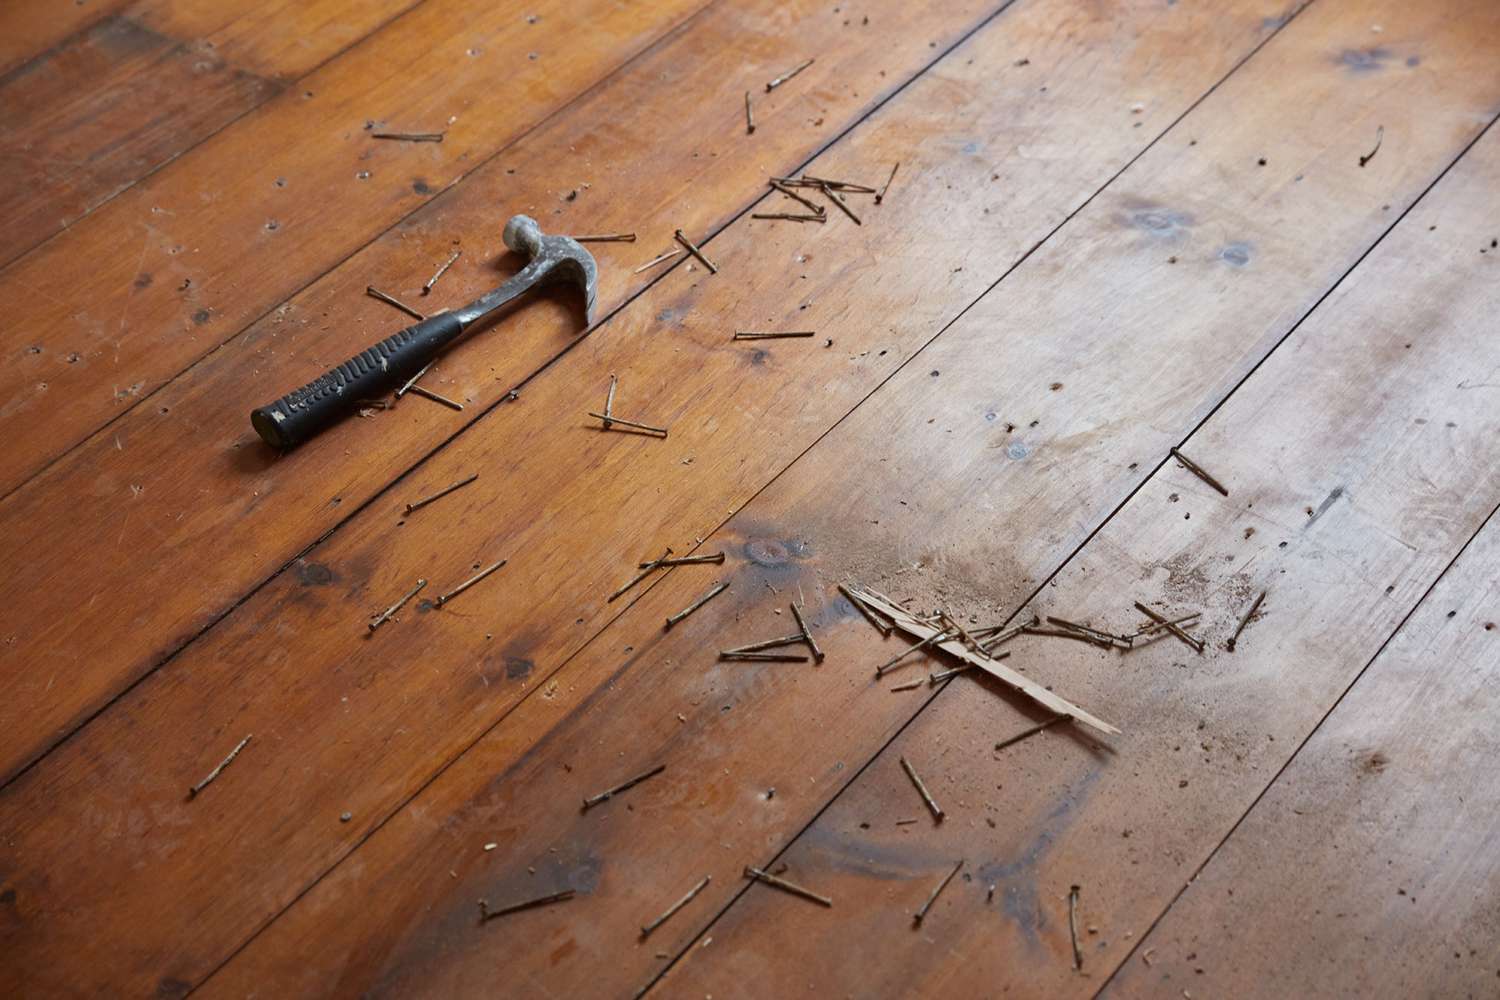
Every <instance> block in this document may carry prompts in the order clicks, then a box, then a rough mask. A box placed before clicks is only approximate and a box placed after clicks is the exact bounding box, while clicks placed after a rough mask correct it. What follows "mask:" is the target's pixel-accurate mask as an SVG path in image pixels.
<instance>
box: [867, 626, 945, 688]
mask: <svg viewBox="0 0 1500 1000" xmlns="http://www.w3.org/2000/svg"><path fill="white" fill-rule="evenodd" d="M951 638H953V633H952V631H951V630H948V629H944V630H943V631H941V632H934V633H933V634H932V635H929V636H928V637H927V638H925V639H923V640H921V641H920V642H917V643H915V644H913V645H911V646H908V647H906V649H904V650H902V651H901V652H899V653H897V654H896V655H895V656H893V657H891V658H890V659H889V660H886V661H885V662H884V663H882V664H881V665H880V666H878V667H876V668H875V677H876V679H877V680H878V679H879V678H881V677H884V676H885V675H886V674H887V673H888V672H889V671H891V670H894V669H895V668H896V665H897V664H898V663H900V662H901V661H902V660H904V659H906V658H907V657H908V656H910V655H911V654H913V653H915V652H917V651H918V650H922V649H926V648H927V647H928V646H930V645H932V644H933V643H935V642H946V641H948V640H949V639H951Z"/></svg>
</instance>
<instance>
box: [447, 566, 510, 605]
mask: <svg viewBox="0 0 1500 1000" xmlns="http://www.w3.org/2000/svg"><path fill="white" fill-rule="evenodd" d="M508 561H509V560H506V559H501V560H500V561H499V562H497V563H495V565H493V566H490V567H489V568H487V569H482V570H480V571H479V572H478V573H475V574H474V575H473V576H471V577H469V578H468V579H467V580H465V581H464V582H463V583H460V584H459V585H458V586H457V587H454V588H453V589H452V590H450V591H448V593H446V594H444V595H443V596H442V597H439V598H438V599H437V601H435V602H434V603H435V604H436V605H437V606H438V607H442V606H443V605H444V604H447V603H448V602H449V601H451V600H453V599H454V598H455V597H457V596H458V595H459V594H462V593H463V592H464V591H466V590H468V589H469V588H470V587H472V586H474V584H476V583H478V582H479V581H480V580H483V579H484V578H485V577H487V576H489V575H490V574H491V573H493V572H495V570H497V569H499V568H500V567H501V566H504V565H505V564H506V562H508Z"/></svg>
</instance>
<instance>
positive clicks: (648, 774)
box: [583, 764, 667, 812]
mask: <svg viewBox="0 0 1500 1000" xmlns="http://www.w3.org/2000/svg"><path fill="white" fill-rule="evenodd" d="M666 769H667V765H665V764H657V765H656V766H655V767H653V768H652V769H651V770H649V771H644V772H642V773H640V774H638V775H636V776H635V777H634V778H631V779H629V780H628V781H622V782H621V783H620V784H618V785H616V786H615V787H613V788H611V789H610V790H609V791H607V792H600V793H599V794H598V795H591V796H589V797H588V798H586V799H584V800H583V809H584V812H587V811H588V810H590V809H592V808H593V807H594V806H597V805H598V804H599V803H601V802H607V801H608V800H610V799H612V798H614V797H615V796H616V795H618V794H619V793H620V792H623V791H625V789H627V788H634V787H635V786H636V785H639V784H640V783H641V782H643V781H645V780H646V779H647V778H654V777H656V776H657V775H658V774H661V773H662V772H663V771H665V770H666Z"/></svg>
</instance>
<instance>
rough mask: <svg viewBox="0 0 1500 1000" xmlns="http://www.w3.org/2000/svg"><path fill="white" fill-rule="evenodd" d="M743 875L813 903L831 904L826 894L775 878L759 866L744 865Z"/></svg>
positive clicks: (831, 901)
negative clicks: (821, 894) (822, 894)
mask: <svg viewBox="0 0 1500 1000" xmlns="http://www.w3.org/2000/svg"><path fill="white" fill-rule="evenodd" d="M745 877H746V878H748V879H754V880H755V881H757V882H764V883H765V884H766V885H774V886H775V887H776V888H778V889H780V890H782V891H783V892H789V893H791V894H792V895H794V896H801V897H802V898H803V899H810V900H812V901H813V902H814V903H817V904H819V905H821V906H829V907H831V906H833V900H831V899H829V898H828V897H827V896H820V895H818V894H817V893H816V892H813V891H812V890H811V889H804V888H803V887H802V886H800V885H797V884H796V883H795V882H788V881H787V880H786V879H784V878H777V877H776V876H775V875H772V874H771V873H770V872H763V871H761V870H760V869H759V868H751V867H750V866H749V865H746V866H745Z"/></svg>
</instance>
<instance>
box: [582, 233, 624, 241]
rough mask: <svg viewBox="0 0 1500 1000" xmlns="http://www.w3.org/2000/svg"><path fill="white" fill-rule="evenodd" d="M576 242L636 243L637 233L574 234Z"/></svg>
mask: <svg viewBox="0 0 1500 1000" xmlns="http://www.w3.org/2000/svg"><path fill="white" fill-rule="evenodd" d="M572 239H573V242H574V243H634V242H635V233H600V234H597V235H592V236H574V237H572Z"/></svg>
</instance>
